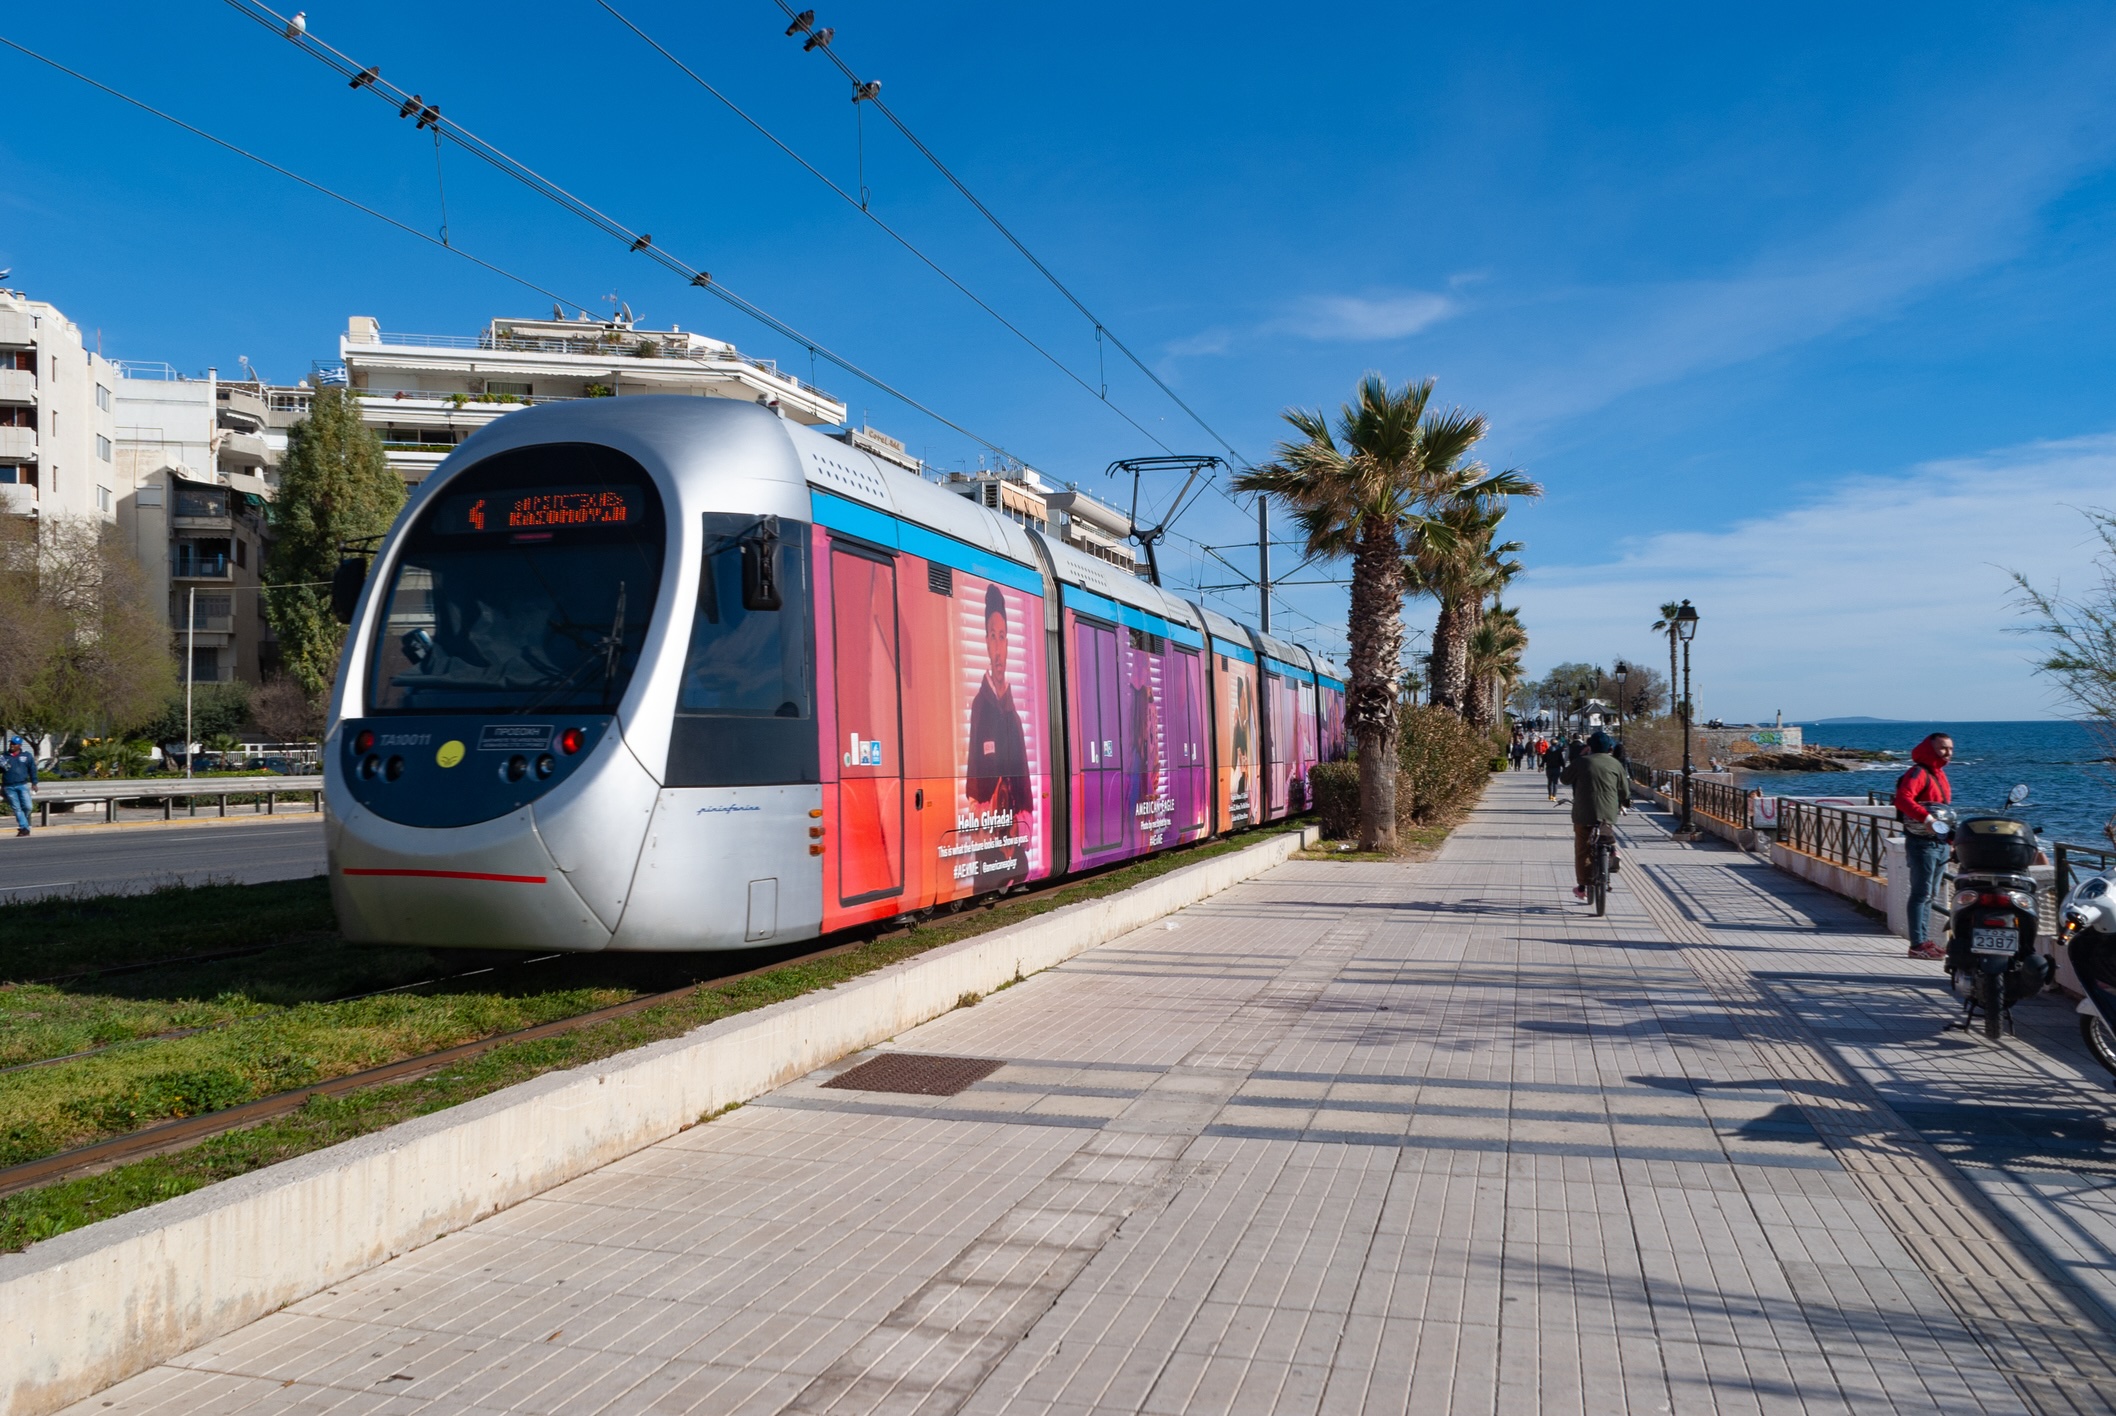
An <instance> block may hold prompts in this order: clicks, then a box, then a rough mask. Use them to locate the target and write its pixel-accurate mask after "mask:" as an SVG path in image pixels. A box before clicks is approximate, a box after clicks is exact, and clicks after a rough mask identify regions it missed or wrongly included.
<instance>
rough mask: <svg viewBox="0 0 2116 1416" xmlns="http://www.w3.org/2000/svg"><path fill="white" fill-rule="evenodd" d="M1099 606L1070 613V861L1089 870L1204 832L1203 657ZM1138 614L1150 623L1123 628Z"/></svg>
mask: <svg viewBox="0 0 2116 1416" xmlns="http://www.w3.org/2000/svg"><path fill="white" fill-rule="evenodd" d="M1068 593H1069V594H1070V592H1068ZM1088 598H1089V597H1083V599H1088ZM1095 598H1097V599H1098V598H1099V597H1095ZM1089 603H1090V604H1094V601H1093V600H1092V599H1090V600H1089ZM1094 608H1096V609H1100V610H1101V611H1102V613H1101V614H1096V613H1092V612H1090V613H1085V614H1083V613H1082V612H1081V611H1080V610H1078V609H1075V608H1073V607H1072V606H1071V605H1070V604H1069V605H1068V606H1067V609H1066V613H1065V636H1066V646H1067V648H1066V652H1067V655H1068V662H1069V664H1070V665H1071V679H1070V681H1069V684H1068V689H1069V692H1070V700H1071V701H1070V702H1069V704H1068V705H1067V706H1068V709H1069V713H1070V718H1071V731H1072V735H1073V741H1072V744H1071V745H1072V750H1073V766H1074V771H1073V777H1072V780H1071V781H1070V782H1069V783H1068V784H1067V790H1068V791H1069V792H1070V793H1071V795H1072V807H1073V811H1072V818H1073V832H1072V836H1073V838H1072V854H1073V859H1074V860H1075V861H1076V862H1078V863H1079V864H1080V865H1083V866H1095V865H1102V864H1106V863H1108V862H1110V861H1114V860H1125V859H1128V858H1130V857H1132V856H1138V855H1145V854H1147V853H1149V852H1152V851H1157V850H1161V849H1163V848H1165V847H1168V846H1172V845H1176V844H1178V843H1179V842H1182V841H1190V840H1196V839H1197V838H1199V837H1200V836H1202V835H1204V834H1205V832H1206V830H1207V829H1208V823H1207V821H1206V819H1205V806H1206V792H1207V781H1206V774H1207V770H1208V768H1207V763H1206V755H1205V712H1204V704H1205V683H1204V679H1205V668H1204V658H1203V655H1202V654H1201V653H1200V651H1199V649H1198V647H1197V646H1196V645H1191V644H1181V643H1178V642H1176V640H1175V639H1174V638H1172V637H1171V634H1170V630H1171V626H1170V625H1168V624H1167V623H1166V622H1162V621H1159V620H1158V617H1153V618H1149V617H1147V616H1145V615H1143V614H1138V612H1136V611H1132V610H1130V607H1123V608H1121V609H1120V608H1119V607H1118V606H1117V605H1115V604H1113V603H1111V602H1108V601H1101V602H1100V603H1099V604H1095V605H1094ZM1133 615H1136V616H1137V617H1138V618H1140V619H1142V620H1146V621H1147V623H1146V625H1145V626H1141V625H1133V624H1126V623H1122V622H1121V618H1129V617H1132V616H1133ZM1193 637H1195V635H1194V633H1193Z"/></svg>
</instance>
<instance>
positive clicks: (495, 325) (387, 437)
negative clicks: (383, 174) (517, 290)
mask: <svg viewBox="0 0 2116 1416" xmlns="http://www.w3.org/2000/svg"><path fill="white" fill-rule="evenodd" d="M553 313H554V315H556V314H557V313H558V312H556V311H554V312H553ZM338 359H339V364H338V366H337V367H336V368H326V369H319V370H318V372H317V377H318V379H319V381H322V382H329V383H343V384H345V385H346V386H347V387H349V388H350V389H351V390H352V392H353V394H354V396H355V397H357V398H358V399H359V401H360V409H361V417H362V419H363V421H365V422H366V423H367V424H368V426H370V427H372V428H374V429H375V430H376V431H377V432H379V433H380V434H381V435H382V442H383V446H384V447H385V448H386V449H387V450H388V453H389V463H390V466H391V467H392V468H394V469H395V470H396V471H397V473H398V475H400V476H402V477H403V478H404V480H405V481H407V482H414V483H416V482H418V481H420V480H422V479H423V478H425V476H426V475H427V474H428V473H430V472H432V471H433V469H434V468H435V467H437V466H439V465H440V462H441V459H442V458H444V457H446V456H447V455H448V454H449V452H450V451H451V450H452V449H453V448H454V447H455V445H456V444H457V443H459V442H461V441H463V439H465V438H467V437H469V436H470V435H471V434H472V433H473V432H476V431H477V430H478V429H479V428H482V427H483V426H485V425H486V424H487V423H490V422H491V421H493V420H494V419H495V418H499V417H503V416H505V415H506V414H507V413H509V412H512V411H513V410H515V409H517V408H521V407H524V406H526V405H528V404H532V403H550V402H557V401H562V400H566V399H575V398H622V397H624V396H626V395H630V394H642V393H665V394H685V395H690V396H693V397H699V398H739V399H742V400H744V401H745V402H755V403H761V404H764V405H765V406H766V407H769V408H774V409H776V410H778V412H779V414H780V415H781V416H782V417H786V418H790V419H792V420H793V421H795V422H797V423H805V424H810V425H821V424H841V423H843V422H844V421H845V405H844V404H842V403H840V402H838V401H837V400H836V399H834V398H832V397H831V396H830V395H829V394H827V393H825V392H823V391H822V390H821V389H819V388H815V387H812V386H810V385H809V384H806V383H803V382H802V381H801V380H799V379H797V378H795V377H794V376H793V375H791V374H787V373H784V372H782V371H781V370H780V369H779V367H778V365H777V364H775V363H774V362H772V361H771V360H769V359H755V358H752V357H750V356H749V355H747V354H743V353H741V352H739V351H738V350H737V349H736V348H735V346H734V345H732V344H729V343H727V342H726V341H725V340H719V339H710V338H707V337H706V336H704V335H701V334H694V333H691V332H690V331H687V330H683V329H680V328H678V327H676V326H674V325H671V326H670V327H669V328H667V329H643V328H640V327H638V326H637V325H635V324H634V323H633V322H632V321H631V320H629V319H617V320H590V319H587V318H586V317H585V316H582V317H581V318H578V319H572V320H568V319H565V318H563V317H559V318H553V319H548V320H525V319H496V320H493V321H492V322H491V323H490V324H488V325H487V326H486V327H485V329H484V330H483V332H481V333H479V334H475V335H447V334H403V333H399V332H397V331H394V330H391V331H385V330H383V329H382V327H381V325H380V324H379V323H378V322H377V321H376V320H374V319H372V318H370V317H368V316H366V315H356V316H354V317H353V318H352V319H350V320H348V321H347V322H346V329H345V333H344V334H343V335H341V336H340V337H339V340H338ZM902 455H903V454H902V445H901V444H899V445H898V446H897V450H896V456H897V458H899V459H901V458H902ZM913 465H914V466H915V465H916V464H915V462H914V464H913Z"/></svg>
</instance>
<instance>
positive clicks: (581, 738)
mask: <svg viewBox="0 0 2116 1416" xmlns="http://www.w3.org/2000/svg"><path fill="white" fill-rule="evenodd" d="M586 741H587V738H586V736H585V735H584V734H582V732H581V730H580V729H579V728H568V729H566V730H565V731H564V732H562V733H560V734H559V735H558V750H559V751H560V752H563V753H565V754H566V756H568V757H571V756H572V755H573V754H574V753H576V752H578V751H580V749H581V744H583V743H585V742H586Z"/></svg>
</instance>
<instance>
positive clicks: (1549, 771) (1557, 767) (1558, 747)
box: [1543, 742, 1565, 801]
mask: <svg viewBox="0 0 2116 1416" xmlns="http://www.w3.org/2000/svg"><path fill="white" fill-rule="evenodd" d="M1564 770H1565V745H1564V744H1563V743H1557V742H1553V743H1550V744H1548V745H1546V746H1545V747H1544V749H1543V783H1544V785H1545V786H1546V787H1547V788H1549V791H1550V799H1551V800H1552V801H1556V800H1557V799H1558V774H1559V773H1561V772H1563V771H1564Z"/></svg>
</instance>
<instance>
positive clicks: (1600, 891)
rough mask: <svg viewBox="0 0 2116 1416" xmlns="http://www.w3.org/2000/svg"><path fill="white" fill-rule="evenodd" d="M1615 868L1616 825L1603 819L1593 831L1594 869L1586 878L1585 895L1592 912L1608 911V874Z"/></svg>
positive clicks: (1601, 913) (1600, 913)
mask: <svg viewBox="0 0 2116 1416" xmlns="http://www.w3.org/2000/svg"><path fill="white" fill-rule="evenodd" d="M1615 868H1616V826H1615V824H1614V823H1612V822H1608V821H1604V822H1602V823H1601V825H1599V826H1597V827H1596V828H1595V832H1594V871H1593V873H1592V874H1590V875H1589V876H1588V878H1587V895H1588V898H1589V899H1591V900H1593V901H1594V912H1595V913H1596V914H1598V915H1605V914H1608V913H1609V876H1610V873H1611V872H1612V871H1614V870H1615Z"/></svg>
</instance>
